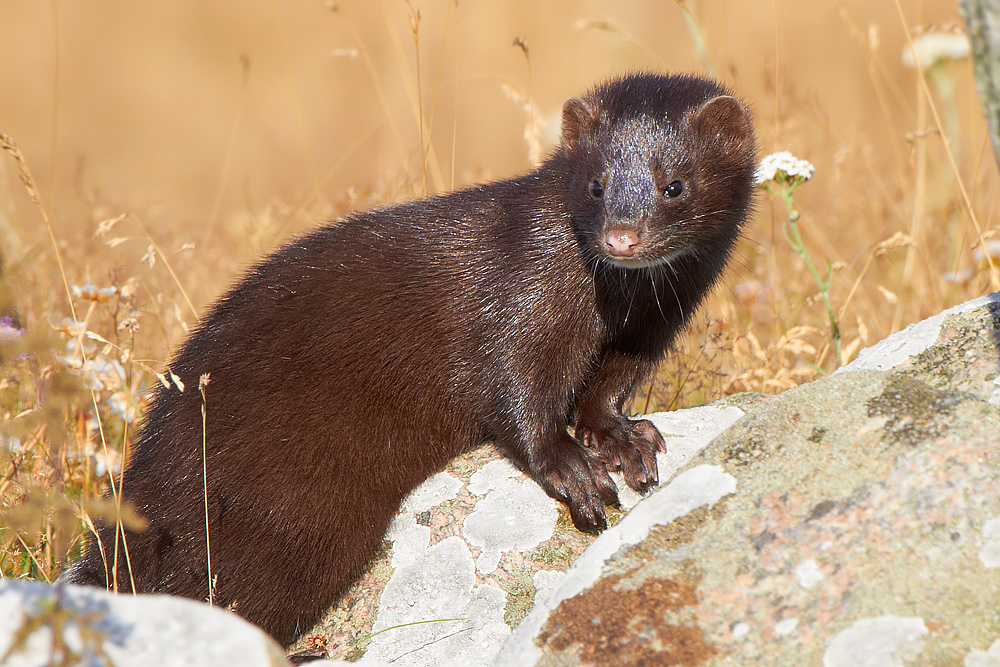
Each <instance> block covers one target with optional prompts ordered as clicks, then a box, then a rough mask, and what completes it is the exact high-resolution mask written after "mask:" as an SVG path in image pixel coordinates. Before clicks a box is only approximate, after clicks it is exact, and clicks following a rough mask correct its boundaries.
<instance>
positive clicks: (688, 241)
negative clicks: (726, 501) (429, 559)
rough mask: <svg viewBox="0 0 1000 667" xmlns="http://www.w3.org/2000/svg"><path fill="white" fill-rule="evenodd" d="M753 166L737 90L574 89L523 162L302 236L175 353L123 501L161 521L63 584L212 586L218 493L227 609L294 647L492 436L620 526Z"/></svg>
mask: <svg viewBox="0 0 1000 667" xmlns="http://www.w3.org/2000/svg"><path fill="white" fill-rule="evenodd" d="M755 166H756V139H755V135H754V129H753V122H752V117H751V114H750V112H749V110H748V109H747V107H746V106H745V105H744V104H742V103H741V102H740V101H738V100H737V99H736V98H735V97H734V96H733V94H732V93H731V92H730V91H729V90H727V89H726V88H725V87H724V86H722V85H721V84H719V83H716V82H713V81H708V80H705V79H702V78H698V77H693V76H682V75H661V74H654V73H635V74H630V75H626V76H621V77H618V78H613V79H610V80H608V81H606V82H604V83H601V84H599V85H597V86H596V87H595V88H593V89H592V90H591V91H589V92H588V93H587V94H585V95H583V96H582V97H578V98H573V99H570V100H569V101H567V102H566V103H565V105H564V107H563V111H562V135H561V140H560V143H559V145H558V146H557V147H556V148H555V149H554V151H553V153H552V154H551V156H549V157H548V158H547V159H546V160H545V162H543V163H542V164H541V165H540V166H539V167H538V168H537V169H535V170H534V171H532V172H530V173H528V174H526V175H523V176H520V177H516V178H512V179H509V180H503V181H499V182H493V183H489V184H486V185H480V186H476V187H471V188H468V189H465V190H461V191H458V192H454V193H451V194H446V195H443V196H437V197H431V198H427V199H421V200H418V201H414V202H410V203H404V204H400V205H396V206H391V207H387V208H381V209H377V210H372V211H368V212H361V213H357V214H354V215H351V216H350V217H348V218H346V219H343V220H341V221H339V222H334V223H332V224H329V225H326V226H323V227H321V228H319V229H317V230H316V231H314V232H312V233H309V234H308V235H306V236H304V237H302V238H299V239H298V240H295V241H293V242H291V243H289V244H287V245H285V246H284V247H282V248H281V249H279V250H277V251H276V252H275V253H274V254H272V255H271V256H269V257H267V258H266V259H264V260H263V261H261V262H260V263H259V264H257V265H256V266H255V267H254V268H252V269H251V270H249V272H248V273H247V274H246V275H245V276H244V277H243V278H242V279H241V280H240V281H239V282H238V283H237V284H236V285H235V287H233V288H231V289H230V290H229V292H228V293H226V294H225V295H224V296H222V297H221V298H220V299H219V300H218V301H217V302H216V303H215V304H214V305H213V306H212V307H211V308H210V309H209V311H208V313H207V314H206V315H205V316H204V318H203V319H202V320H201V322H200V324H199V325H198V327H197V328H196V329H195V330H194V331H193V332H192V334H191V335H190V337H189V338H188V340H187V342H186V343H184V345H183V346H182V347H181V348H180V350H179V352H177V354H176V356H174V358H173V359H172V360H171V361H170V362H169V370H170V372H172V373H173V374H175V375H176V376H178V377H179V378H180V379H181V380H182V382H183V384H184V385H185V386H186V389H185V390H183V391H181V390H180V389H179V388H177V387H176V386H173V385H172V386H170V387H163V386H160V387H158V388H157V389H156V390H155V392H154V393H153V396H152V398H151V402H150V404H149V407H148V409H147V411H146V413H145V415H144V419H143V424H142V426H141V428H140V430H139V433H138V435H137V437H136V441H135V443H134V449H133V452H134V453H133V454H132V456H131V459H130V460H129V461H128V464H127V467H126V469H125V472H124V474H123V481H122V491H121V495H122V499H123V502H125V503H127V504H131V505H133V506H134V507H135V509H136V510H137V511H138V513H139V514H141V515H142V516H143V517H145V519H146V520H147V522H148V523H147V526H146V528H145V529H144V530H142V531H141V532H134V531H131V530H126V531H125V533H124V539H122V535H121V533H119V534H118V535H116V527H115V525H114V524H104V523H100V522H98V524H97V527H98V528H97V533H98V536H97V538H96V539H95V538H94V536H93V535H91V536H90V538H89V542H88V543H87V544H86V546H85V549H84V554H83V556H82V557H81V559H80V560H78V561H77V562H76V563H75V564H73V566H72V567H71V568H70V569H69V570H67V572H66V574H65V575H64V576H63V578H62V580H63V581H67V582H69V583H81V584H91V585H98V586H107V585H108V583H109V581H110V580H112V579H113V578H114V577H113V576H112V573H111V568H112V567H113V563H114V562H115V558H114V556H115V550H116V549H117V550H118V557H117V567H118V571H117V577H116V579H117V586H118V590H120V591H121V590H129V591H131V590H133V582H134V590H135V591H137V592H143V593H169V594H173V595H180V596H186V597H190V598H195V599H200V600H204V599H206V598H207V597H208V561H207V558H206V537H205V535H206V525H205V524H206V516H205V514H206V512H205V502H206V498H207V504H208V527H209V533H210V536H211V537H210V541H209V546H210V549H211V572H212V577H213V589H214V601H215V604H217V605H220V606H223V607H230V608H232V609H235V611H236V612H237V613H238V614H240V615H242V616H243V617H244V618H246V619H247V620H249V621H251V622H253V623H255V624H257V625H258V626H260V627H261V628H262V629H263V630H265V631H266V632H268V633H270V634H271V635H272V636H273V637H275V638H276V639H277V640H278V641H279V642H281V643H283V644H285V645H287V644H289V643H290V642H292V641H293V640H294V639H295V638H296V636H297V635H298V634H299V633H300V632H301V631H303V630H305V629H307V628H308V627H309V625H310V624H311V623H312V622H313V621H315V620H316V619H317V617H318V616H319V614H321V613H322V612H323V611H324V610H325V609H326V608H328V607H329V606H330V605H331V604H333V603H335V602H336V601H337V599H338V598H339V597H340V596H341V595H342V594H343V593H344V591H345V590H346V589H347V588H348V587H349V586H350V585H351V584H352V583H353V582H354V581H355V580H356V579H357V578H358V577H359V576H360V575H361V574H362V573H363V572H364V570H365V568H366V567H367V565H368V564H369V562H370V561H371V559H372V557H373V555H374V554H375V553H376V552H377V551H378V550H379V548H380V546H381V544H382V540H383V536H384V534H385V532H386V529H387V527H388V525H389V522H390V520H391V519H392V517H393V515H394V514H395V513H396V512H397V510H398V508H399V506H400V503H401V501H402V500H403V499H404V498H405V497H406V495H407V494H408V493H409V492H410V491H412V490H413V489H414V487H416V486H417V485H418V484H420V483H421V482H422V481H424V480H425V479H426V478H427V477H429V476H430V475H432V474H434V473H435V472H437V471H439V470H440V469H441V468H442V467H443V466H444V465H445V464H446V463H447V462H448V461H449V460H450V459H452V458H453V457H455V456H457V455H458V454H460V453H462V452H463V451H465V450H467V449H468V448H470V447H472V446H474V445H477V444H479V443H482V442H485V441H493V442H494V443H495V444H496V446H497V447H498V448H499V450H500V451H501V452H503V453H504V454H505V455H506V456H508V457H509V458H510V459H512V460H513V461H514V462H515V463H516V464H517V465H518V466H520V467H521V468H522V469H523V470H525V471H526V472H527V473H528V474H529V475H530V476H531V477H532V478H533V479H534V480H535V481H536V482H538V484H540V485H541V486H542V488H543V489H545V491H546V492H547V493H548V494H549V495H550V496H552V497H554V498H557V499H558V500H560V501H562V502H564V503H565V504H566V505H567V506H568V508H569V512H570V514H571V516H572V519H573V521H574V523H575V524H576V526H577V527H579V528H580V529H583V530H597V529H600V528H601V527H603V526H604V523H605V507H604V503H605V502H613V501H614V500H615V499H616V498H617V490H616V487H615V484H614V482H613V481H612V479H611V478H610V477H609V474H608V473H609V471H614V470H619V471H621V472H622V474H623V476H624V479H625V481H626V482H627V483H628V484H629V486H631V487H633V488H634V489H636V490H638V491H641V492H644V491H647V490H648V489H649V488H650V487H651V486H653V485H656V484H657V482H658V479H657V472H656V460H655V457H656V453H657V452H658V451H660V452H662V451H666V449H665V446H664V441H663V438H662V437H661V436H660V434H659V433H658V432H657V430H656V428H655V427H654V426H653V425H652V424H651V423H650V422H649V421H647V420H643V419H634V418H629V417H628V416H626V415H625V414H623V408H624V405H625V403H626V401H627V400H628V399H629V397H630V396H631V394H632V392H633V391H634V390H635V388H636V387H637V385H638V384H639V383H640V382H642V381H643V380H644V379H646V378H648V377H649V376H650V374H651V373H652V371H653V370H654V368H655V366H656V365H657V363H658V361H660V360H661V359H662V358H663V357H664V355H665V353H666V352H667V350H668V348H669V347H670V345H671V342H672V341H673V340H674V338H675V336H676V335H677V333H678V332H679V331H681V329H682V328H683V327H684V324H685V322H686V321H687V320H689V319H690V317H691V315H692V313H693V312H694V311H695V309H696V308H697V306H698V304H699V302H701V300H702V299H703V297H704V296H705V294H706V292H707V291H708V290H709V289H710V288H711V287H712V285H713V284H714V283H715V282H716V281H717V280H718V277H719V275H720V273H721V271H722V270H723V267H724V266H725V264H726V261H727V258H728V257H729V256H730V254H731V253H732V251H733V247H734V245H735V243H736V240H737V239H738V237H739V236H740V233H741V228H742V226H743V225H744V224H745V221H746V219H747V217H748V215H749V211H750V210H751V208H752V199H753V196H752V195H753V175H754V169H755ZM203 374H210V381H209V384H208V385H207V386H206V387H205V399H204V408H205V414H204V421H203V415H202V402H203V399H202V395H201V393H200V392H199V389H198V383H199V377H200V376H202V375H203ZM203 425H204V426H203ZM570 425H572V426H573V432H572V434H571V433H570V430H569V427H570ZM203 439H204V447H205V456H204V459H203V456H202V448H203ZM203 466H204V469H205V470H207V481H206V477H205V475H203ZM205 484H207V492H206V489H205V487H204V486H203V485H205ZM116 537H117V539H116ZM98 539H99V540H100V545H98V543H97V540H98ZM126 544H127V551H128V553H127V556H126V552H125V548H124V546H125V545H126Z"/></svg>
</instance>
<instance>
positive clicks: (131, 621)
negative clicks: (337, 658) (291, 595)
mask: <svg viewBox="0 0 1000 667" xmlns="http://www.w3.org/2000/svg"><path fill="white" fill-rule="evenodd" d="M0 619H3V622H2V623H0V664H2V665H4V667H47V666H49V665H58V664H67V665H86V666H88V667H89V666H90V665H95V666H96V665H114V667H173V666H176V667H199V666H201V665H204V667H226V666H229V665H231V666H232V667H256V666H260V667H276V666H279V665H288V664H289V662H288V661H287V660H286V659H285V653H284V651H282V650H281V647H280V646H278V645H277V644H276V643H274V641H273V640H272V639H271V638H270V637H268V636H267V635H265V634H264V633H263V632H261V631H260V630H258V629H257V628H256V627H254V626H253V625H251V624H249V623H247V622H246V621H244V620H243V619H241V618H240V617H238V616H236V615H235V614H231V613H229V612H226V611H223V610H221V609H216V608H212V607H209V606H208V605H206V604H202V603H200V602H195V601H193V600H186V599H181V598H173V597H170V596H166V595H139V596H132V595H120V596H119V595H113V594H111V593H108V592H106V591H102V590H98V589H96V588H87V587H79V586H49V585H47V584H44V583H40V582H35V581H26V580H10V579H7V580H4V581H0ZM71 654H75V655H76V656H78V657H77V659H75V660H73V659H69V658H70V657H71ZM61 660H63V661H64V662H61Z"/></svg>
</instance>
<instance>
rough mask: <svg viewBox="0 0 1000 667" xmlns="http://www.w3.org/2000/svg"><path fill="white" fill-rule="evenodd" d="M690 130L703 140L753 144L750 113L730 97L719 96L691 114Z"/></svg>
mask: <svg viewBox="0 0 1000 667" xmlns="http://www.w3.org/2000/svg"><path fill="white" fill-rule="evenodd" d="M691 128H692V129H693V130H694V131H695V134H698V135H700V136H701V137H703V138H706V139H707V138H712V137H715V138H717V139H721V140H722V141H724V142H726V143H727V144H728V143H738V144H742V143H745V142H747V141H750V142H753V137H754V131H753V119H752V118H751V117H750V112H749V111H748V110H747V109H746V107H744V106H743V105H742V104H740V101H739V100H737V99H736V98H735V97H732V96H731V95H719V96H718V97H713V98H712V99H710V100H709V101H707V102H705V103H704V104H702V105H701V106H700V107H698V108H697V109H696V110H695V111H694V113H692V114H691Z"/></svg>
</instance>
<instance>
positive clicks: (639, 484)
mask: <svg viewBox="0 0 1000 667" xmlns="http://www.w3.org/2000/svg"><path fill="white" fill-rule="evenodd" d="M576 437H577V438H579V440H580V442H582V443H583V444H584V445H585V446H586V447H588V448H590V449H592V450H594V451H595V452H597V455H598V456H599V457H600V458H602V459H604V461H605V462H606V465H607V468H608V470H620V471H621V473H622V476H623V477H624V478H625V482H626V483H627V484H628V485H629V486H631V487H632V488H633V489H635V490H636V491H638V492H639V493H645V492H646V491H648V490H649V489H650V488H652V487H654V486H656V485H657V484H659V482H660V478H659V474H658V473H657V471H656V453H657V452H666V451H667V445H666V443H665V442H664V441H663V436H662V435H660V432H659V431H657V430H656V427H655V426H653V422H651V421H649V420H648V419H629V418H628V417H625V416H624V415H607V416H606V417H605V418H604V419H601V420H600V421H599V422H598V423H597V424H587V423H580V424H577V427H576Z"/></svg>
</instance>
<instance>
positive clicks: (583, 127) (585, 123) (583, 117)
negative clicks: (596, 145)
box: [562, 97, 597, 146]
mask: <svg viewBox="0 0 1000 667" xmlns="http://www.w3.org/2000/svg"><path fill="white" fill-rule="evenodd" d="M596 124H597V109H596V107H595V106H594V104H593V102H592V101H590V100H585V99H583V98H581V97H574V98H572V99H569V100H566V103H565V104H564V105H563V112H562V144H563V146H571V145H573V144H575V143H577V142H579V141H580V139H581V138H583V137H584V136H585V135H586V134H587V133H588V132H589V131H590V130H591V129H592V128H593V127H594V125H596Z"/></svg>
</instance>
